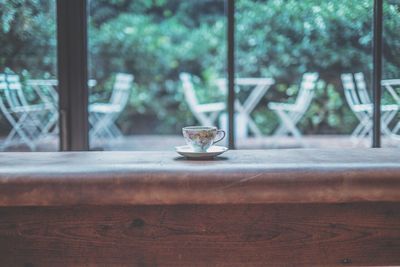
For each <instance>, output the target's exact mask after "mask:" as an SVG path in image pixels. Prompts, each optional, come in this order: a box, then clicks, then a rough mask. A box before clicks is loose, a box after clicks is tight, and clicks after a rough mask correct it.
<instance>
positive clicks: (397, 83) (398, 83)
mask: <svg viewBox="0 0 400 267" xmlns="http://www.w3.org/2000/svg"><path fill="white" fill-rule="evenodd" d="M381 85H382V86H383V88H385V89H386V90H387V91H388V92H389V94H390V95H391V96H392V97H393V100H394V101H395V102H396V104H397V106H398V107H399V108H400V96H399V94H398V93H397V91H396V89H397V90H398V89H399V88H400V79H390V80H382V82H381ZM392 134H393V135H395V137H396V138H397V139H399V138H400V121H399V122H397V124H396V125H395V126H394V128H393V130H392Z"/></svg>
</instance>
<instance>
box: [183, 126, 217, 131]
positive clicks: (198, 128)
mask: <svg viewBox="0 0 400 267" xmlns="http://www.w3.org/2000/svg"><path fill="white" fill-rule="evenodd" d="M182 130H183V131H186V130H191V131H193V130H198V131H207V130H217V127H215V126H185V127H183V128H182Z"/></svg>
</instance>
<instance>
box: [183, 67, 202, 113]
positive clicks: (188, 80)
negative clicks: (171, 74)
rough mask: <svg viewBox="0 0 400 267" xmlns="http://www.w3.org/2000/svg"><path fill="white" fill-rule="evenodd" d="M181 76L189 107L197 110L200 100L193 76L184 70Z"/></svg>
mask: <svg viewBox="0 0 400 267" xmlns="http://www.w3.org/2000/svg"><path fill="white" fill-rule="evenodd" d="M179 78H180V80H181V81H182V86H183V93H184V95H185V99H186V102H187V103H188V104H189V108H190V109H191V110H195V109H196V106H198V105H199V102H198V100H197V96H196V92H195V90H194V86H193V82H192V76H191V75H190V74H189V73H185V72H183V73H181V74H180V75H179Z"/></svg>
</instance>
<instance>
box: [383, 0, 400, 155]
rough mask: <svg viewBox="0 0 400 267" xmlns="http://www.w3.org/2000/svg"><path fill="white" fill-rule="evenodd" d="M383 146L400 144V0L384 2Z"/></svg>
mask: <svg viewBox="0 0 400 267" xmlns="http://www.w3.org/2000/svg"><path fill="white" fill-rule="evenodd" d="M383 2H384V4H383V68H382V79H383V81H382V100H381V101H382V110H381V127H382V146H383V147H398V146H399V145H400V116H399V114H400V113H399V108H400V31H399V29H400V1H398V0H395V1H383Z"/></svg>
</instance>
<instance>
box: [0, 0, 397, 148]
mask: <svg viewBox="0 0 400 267" xmlns="http://www.w3.org/2000/svg"><path fill="white" fill-rule="evenodd" d="M235 8H236V9H235V20H236V25H235V61H236V65H235V77H237V79H238V80H237V88H236V89H237V101H238V103H237V107H236V108H237V112H236V113H235V119H236V129H235V131H237V133H236V144H237V147H238V148H243V149H253V148H254V149H256V148H258V149H259V148H289V147H290V148H293V147H299V148H300V147H356V146H361V147H369V146H370V145H371V142H370V141H371V136H370V131H369V127H370V118H368V116H369V115H368V114H369V113H368V112H369V111H368V109H366V111H365V112H364V113H363V114H364V115H362V113H360V111H359V110H358V109H357V108H355V107H354V103H349V99H348V98H346V95H345V89H344V84H343V76H342V75H343V74H356V73H359V74H362V77H363V79H364V81H365V87H366V88H365V89H366V91H367V94H368V95H369V96H370V97H372V94H371V87H372V86H371V74H372V67H373V66H372V39H373V32H372V20H373V1H372V0H347V1H340V0H329V1H317V0H303V1H297V0H264V1H261V0H260V1H255V0H237V1H236V5H235ZM88 11H89V12H88V22H89V23H88V50H89V51H88V52H89V77H90V81H89V87H90V99H89V102H90V105H89V109H90V110H89V113H90V118H89V120H90V121H91V127H92V128H91V133H90V144H91V149H93V150H158V149H162V150H163V149H171V147H173V146H175V145H180V144H182V143H183V139H182V137H181V128H182V127H183V126H186V125H197V124H205V122H210V121H211V122H212V124H214V125H217V126H219V127H221V128H225V129H226V118H227V117H226V108H225V102H226V99H227V94H226V71H227V58H226V54H227V34H226V32H227V14H226V3H225V1H223V0H188V1H179V0H135V1H133V0H113V1H110V0H90V1H89V6H88ZM383 17H384V24H383V29H384V32H383V35H384V36H383V39H384V43H383V57H384V64H383V79H384V80H388V79H391V80H392V79H400V31H399V29H400V1H384V14H383ZM56 32H57V29H56V9H55V0H13V1H8V0H0V44H1V45H0V73H6V74H9V75H14V74H15V75H18V77H19V79H20V84H21V87H22V88H23V89H22V90H23V93H24V98H25V99H26V100H27V103H28V104H26V106H35V105H42V106H43V107H47V108H48V110H47V111H48V112H47V113H45V114H42V113H40V112H38V114H39V113H40V114H39V115H35V116H34V118H35V120H38V121H39V122H38V125H39V126H37V127H38V128H40V130H38V134H37V135H34V136H33V137H32V138H30V139H29V141H26V140H25V141H24V140H23V139H24V138H21V136H18V134H15V137H13V138H9V139H10V140H11V139H13V140H12V141H10V142H8V143H7V145H6V146H3V148H2V149H3V150H7V151H25V150H34V151H51V150H58V129H57V123H54V125H51V126H49V127H48V128H49V129H46V131H44V130H43V129H42V128H45V127H43V126H40V125H41V124H45V123H47V124H48V122H49V121H50V120H53V121H55V122H56V121H57V117H55V118H54V117H52V114H53V113H54V112H55V111H54V110H57V68H56V67H57V54H56V53H57V41H56V40H57V36H56ZM307 73H315V74H316V75H317V76H318V78H317V79H316V80H315V81H314V80H313V81H312V82H310V81H309V82H307V81H306V82H304V81H305V80H306V78H305V76H304V75H305V74H307ZM121 74H122V75H125V76H121ZM182 74H187V75H186V76H184V75H182ZM185 77H186V78H185ZM355 77H356V76H354V80H353V82H354V83H355V84H356V82H357V81H358V80H357V78H355ZM357 77H359V76H357ZM360 77H361V76H360ZM240 79H242V80H240ZM246 79H247V80H246ZM35 81H36V82H35ZM224 81H225V83H224ZM309 83H310V84H311V83H312V94H310V95H308V96H307V93H306V92H307V84H309ZM124 86H125V87H126V88H128V90H124V89H123V88H124ZM360 86H361V87H362V85H360V84H357V88H358V89H359V88H360ZM396 86H397V84H395V85H394V86H393V88H394V91H395V92H398V90H397V87H396ZM38 88H39V89H40V91H41V93H38V92H37V91H38ZM43 92H44V93H43ZM49 92H50V93H49ZM49 94H50V95H51V97H47V98H46V95H47V96H48V95H49ZM357 94H358V96H359V97H360V99H361V98H362V96H361V95H360V93H359V92H358V93H357ZM6 100H7V99H6V96H5V97H4V99H3V101H4V102H6ZM102 103H103V104H109V105H108V106H106V105H103V106H102V105H101V104H102ZM207 104H217V105H213V106H210V105H208V106H205V105H207ZM290 104H293V105H292V106H288V105H290ZM356 104H357V103H356ZM358 104H370V103H358ZM382 104H383V105H385V104H387V105H393V106H394V107H393V112H392V113H390V114H389V113H388V114H387V117H385V118H383V120H385V125H387V127H388V132H385V133H383V134H384V136H383V145H384V146H394V147H397V146H399V144H400V139H399V138H398V129H396V126H397V123H398V121H399V115H398V113H397V109H396V108H395V106H396V105H397V107H398V106H399V104H400V103H398V102H397V100H396V97H393V93H392V92H387V91H385V90H384V91H383V99H382ZM51 105H53V110H51V109H50V108H49V106H51ZM235 105H236V103H235ZM4 106H6V104H5V105H4ZM208 108H209V109H208ZM207 109H208V111H209V112H208V113H207ZM10 110H11V111H12V109H8V110H7V108H6V107H3V112H2V114H1V115H0V143H1V142H2V140H3V142H4V141H5V140H6V139H7V138H8V137H9V135H10V132H11V131H12V130H13V129H14V128H15V127H18V119H21V116H22V115H21V114H20V115H19V117H18V119H16V120H15V123H12V122H10V120H9V119H7V118H6V117H7V116H6V115H5V113H7V112H10ZM27 110H33V109H32V108H31V109H27ZM26 113H27V114H32V112H31V111H26ZM282 113H283V114H282ZM365 114H366V115H365ZM384 114H385V113H382V116H384ZM203 115H204V116H206V117H205V119H204V120H202V119H201V118H202V116H203ZM29 116H30V115H29ZM32 120H34V119H32ZM43 121H44V123H43ZM23 123H27V122H21V125H23ZM47 124H46V125H47ZM292 126H294V127H295V130H293V129H292ZM32 127H34V126H32ZM357 127H359V128H360V129H361V130H360V132H357V129H356V128H357ZM279 128H281V129H279ZM29 129H30V128H29ZM29 129H28V130H27V131H31V130H29ZM17 132H18V131H17ZM299 134H300V135H299ZM27 142H28V143H29V142H32V143H33V145H32V144H31V145H29V144H28V145H27Z"/></svg>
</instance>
